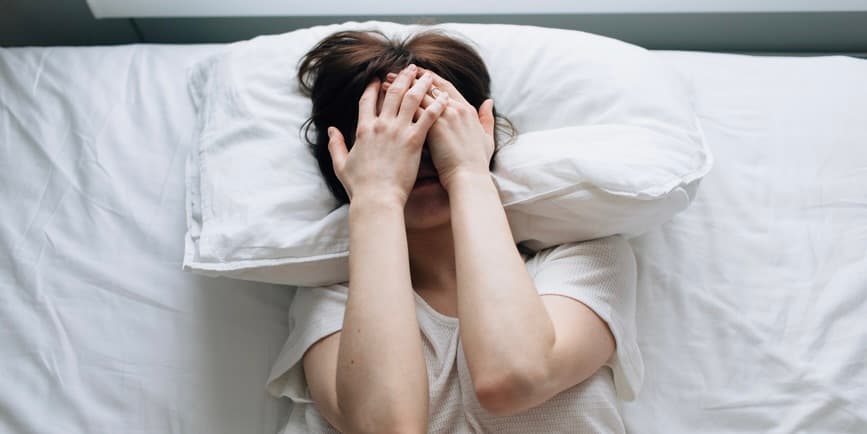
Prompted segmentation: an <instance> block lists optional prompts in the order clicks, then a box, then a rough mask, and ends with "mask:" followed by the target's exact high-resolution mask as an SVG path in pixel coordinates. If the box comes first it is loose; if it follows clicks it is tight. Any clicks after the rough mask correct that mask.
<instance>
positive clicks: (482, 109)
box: [479, 98, 494, 135]
mask: <svg viewBox="0 0 867 434" xmlns="http://www.w3.org/2000/svg"><path fill="white" fill-rule="evenodd" d="M479 122H481V124H482V128H484V129H485V132H486V133H488V134H489V135H494V100H493V99H491V98H488V99H486V100H485V101H484V102H483V103H482V105H480V106H479Z"/></svg>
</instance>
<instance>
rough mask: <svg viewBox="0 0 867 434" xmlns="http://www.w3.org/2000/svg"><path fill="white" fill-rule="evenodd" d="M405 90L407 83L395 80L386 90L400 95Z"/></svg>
mask: <svg viewBox="0 0 867 434" xmlns="http://www.w3.org/2000/svg"><path fill="white" fill-rule="evenodd" d="M404 91H406V85H404V84H403V83H399V82H394V83H392V85H391V86H389V87H388V90H386V91H385V92H386V93H390V94H392V95H400V94H401V93H403V92H404Z"/></svg>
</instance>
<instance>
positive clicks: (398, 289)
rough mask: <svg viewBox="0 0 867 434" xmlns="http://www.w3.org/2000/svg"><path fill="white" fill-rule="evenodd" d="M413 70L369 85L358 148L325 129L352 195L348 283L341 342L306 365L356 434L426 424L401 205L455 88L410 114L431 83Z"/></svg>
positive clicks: (323, 396)
mask: <svg viewBox="0 0 867 434" xmlns="http://www.w3.org/2000/svg"><path fill="white" fill-rule="evenodd" d="M415 72H416V70H415V66H414V65H409V66H408V67H407V68H404V69H403V70H402V71H401V73H400V75H399V78H397V80H396V81H395V85H394V86H391V87H390V88H389V89H388V90H387V91H386V93H385V95H384V96H383V98H382V99H379V98H378V97H377V95H378V93H379V91H380V89H379V80H378V79H374V80H372V81H371V82H370V83H369V84H368V85H367V87H366V88H365V90H364V93H363V94H362V96H361V98H360V99H359V111H358V113H359V117H358V126H357V128H356V137H355V143H354V146H353V147H352V151H349V149H348V147H347V146H346V142H345V140H344V138H343V135H342V133H340V131H339V130H338V129H337V128H334V127H329V128H328V136H329V142H328V151H329V153H330V154H331V159H332V164H333V167H334V173H335V175H337V178H338V179H339V180H340V182H341V184H342V185H343V186H344V188H345V189H346V192H347V195H348V196H349V200H350V202H349V291H348V298H347V301H346V310H345V312H344V316H343V331H342V332H341V333H340V337H339V338H335V339H339V341H340V342H339V343H333V342H332V343H330V346H329V344H328V343H326V344H325V345H323V347H322V349H321V354H322V355H323V359H322V364H321V365H320V364H318V363H316V364H314V362H316V361H318V358H317V357H316V356H313V358H311V359H310V363H306V361H305V367H308V366H309V368H310V372H309V373H308V374H307V375H308V377H311V378H312V379H313V381H312V382H310V381H309V384H310V385H311V386H312V387H316V388H317V390H315V391H314V390H312V389H311V395H312V396H319V397H320V399H318V400H316V402H317V404H319V405H323V404H324V405H323V407H325V411H324V412H323V413H324V414H331V415H332V418H333V419H334V421H335V422H336V423H337V424H338V425H341V426H343V427H345V428H346V430H347V431H350V432H377V433H380V432H383V433H385V432H402V433H403V432H419V433H421V432H427V419H428V400H429V398H428V393H429V392H428V382H427V366H426V365H425V361H424V350H423V347H422V341H421V332H420V330H419V326H418V322H417V319H416V317H415V295H414V292H413V289H412V282H411V278H410V272H409V252H408V251H407V249H408V247H407V241H406V226H405V222H404V214H403V213H404V206H405V204H406V200H407V197H408V196H409V193H410V191H411V190H412V186H413V184H414V183H415V179H416V175H417V172H418V166H419V158H420V156H421V149H422V146H423V144H424V139H425V136H426V134H427V131H428V130H429V128H430V126H431V125H432V124H433V123H434V121H435V120H436V119H437V118H438V117H439V116H440V114H441V113H442V111H443V110H444V108H445V104H446V103H447V102H448V96H447V95H445V94H443V95H440V96H439V97H438V98H437V99H436V101H434V102H433V103H431V104H429V105H427V106H426V107H425V108H424V109H423V110H421V112H420V114H419V116H418V120H417V121H416V122H413V116H414V115H415V114H416V112H417V110H418V108H419V103H420V101H421V100H422V96H423V95H425V94H427V91H428V89H429V88H430V86H431V78H430V77H429V76H423V77H421V79H419V80H414V79H413V77H414V75H415ZM413 80H414V81H413ZM380 101H381V102H382V104H381V107H380V108H379V109H377V106H378V105H379V102H380ZM334 346H337V347H338V348H337V352H336V359H337V360H336V362H333V363H332V362H331V360H334V357H335V356H334ZM328 351H330V353H328ZM318 354H319V351H317V355H318ZM326 356H327V357H326ZM332 366H335V367H334V368H333V370H334V371H336V373H335V374H334V377H332V376H331V375H332V370H331V369H332V368H331V367H332ZM331 378H335V383H334V385H333V387H332V383H331ZM328 406H330V408H329V407H328ZM329 420H330V419H329Z"/></svg>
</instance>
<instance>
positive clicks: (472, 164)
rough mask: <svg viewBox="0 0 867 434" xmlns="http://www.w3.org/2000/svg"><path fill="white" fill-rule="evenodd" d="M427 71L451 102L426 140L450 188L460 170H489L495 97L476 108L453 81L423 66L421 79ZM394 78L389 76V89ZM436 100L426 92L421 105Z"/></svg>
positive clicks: (447, 187)
mask: <svg viewBox="0 0 867 434" xmlns="http://www.w3.org/2000/svg"><path fill="white" fill-rule="evenodd" d="M424 73H427V74H430V75H431V76H432V77H433V86H434V87H436V88H438V89H439V90H440V91H444V92H446V93H448V94H449V101H448V105H447V107H446V108H445V110H443V112H442V114H441V115H440V117H439V118H438V119H437V120H436V121H435V122H434V124H433V126H431V128H430V130H429V131H428V135H427V142H426V143H427V145H428V146H429V147H430V149H429V151H430V154H431V160H432V161H433V164H434V166H435V167H436V170H437V173H438V176H439V180H440V184H442V186H443V187H444V188H445V189H446V191H448V190H449V188H450V184H451V183H453V180H454V179H455V178H456V174H457V173H459V172H464V171H471V172H477V173H488V172H489V170H488V167H489V165H490V162H491V156H492V155H493V153H494V100H492V99H490V98H488V99H486V100H485V101H484V102H482V104H481V106H480V107H479V110H478V111H476V108H475V107H474V106H473V105H472V104H470V103H469V102H467V100H466V99H464V97H463V95H461V93H460V92H458V90H457V88H455V86H454V85H452V83H451V82H449V81H448V80H446V79H444V78H442V77H440V76H439V75H438V74H436V73H434V72H433V71H431V70H429V69H424V68H421V67H419V68H418V74H417V78H418V77H421V75H422V74H424ZM392 77H393V76H392V74H389V75H388V76H387V77H386V82H385V83H383V86H384V87H385V88H387V87H388V85H389V84H390V82H391V81H393V78H392ZM433 101H434V98H433V97H432V96H431V95H430V94H428V95H425V97H424V100H423V101H422V103H421V107H426V106H427V104H431V103H433ZM419 110H421V108H420V109H419Z"/></svg>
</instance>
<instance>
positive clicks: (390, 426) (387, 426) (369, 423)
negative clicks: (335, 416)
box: [339, 408, 427, 434]
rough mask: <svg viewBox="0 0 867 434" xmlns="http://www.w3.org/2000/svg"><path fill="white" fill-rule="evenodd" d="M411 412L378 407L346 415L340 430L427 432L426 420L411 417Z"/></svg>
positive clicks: (360, 433)
mask: <svg viewBox="0 0 867 434" xmlns="http://www.w3.org/2000/svg"><path fill="white" fill-rule="evenodd" d="M412 413H413V412H411V411H404V410H393V411H392V410H387V409H384V408H378V409H376V410H373V411H370V410H368V411H365V412H361V413H357V414H351V415H347V416H346V418H344V419H343V421H342V422H343V427H342V428H343V429H339V431H340V432H345V433H352V434H367V433H371V434H372V433H377V434H378V433H387V434H409V433H411V434H415V433H418V434H423V433H426V432H427V420H426V419H425V418H418V417H413V414H412Z"/></svg>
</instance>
